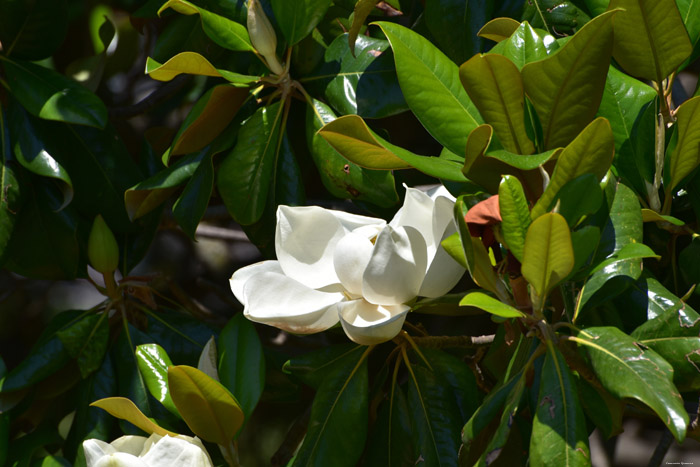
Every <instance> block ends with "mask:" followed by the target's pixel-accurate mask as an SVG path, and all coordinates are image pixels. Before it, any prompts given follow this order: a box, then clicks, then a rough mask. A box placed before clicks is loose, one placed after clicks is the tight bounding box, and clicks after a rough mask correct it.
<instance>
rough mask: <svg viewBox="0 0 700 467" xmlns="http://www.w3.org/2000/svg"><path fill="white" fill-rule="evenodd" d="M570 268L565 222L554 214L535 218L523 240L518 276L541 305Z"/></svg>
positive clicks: (568, 235)
mask: <svg viewBox="0 0 700 467" xmlns="http://www.w3.org/2000/svg"><path fill="white" fill-rule="evenodd" d="M573 267H574V249H573V246H572V244H571V232H570V231H569V226H568V225H567V223H566V219H564V217H562V216H561V215H559V214H556V213H547V214H544V215H542V216H540V217H538V218H537V219H535V221H533V223H532V224H530V228H529V229H528V230H527V236H526V237H525V251H524V253H523V264H522V273H523V277H525V279H527V281H528V282H529V283H530V285H532V286H533V287H534V288H535V291H536V292H537V295H539V296H540V297H541V298H542V301H543V302H544V299H545V297H547V295H548V294H549V291H550V290H551V289H552V287H554V286H555V285H557V284H558V283H559V282H560V281H561V280H562V279H564V278H565V277H566V276H568V275H569V273H570V272H571V270H572V269H573Z"/></svg>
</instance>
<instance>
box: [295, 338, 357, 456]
mask: <svg viewBox="0 0 700 467" xmlns="http://www.w3.org/2000/svg"><path fill="white" fill-rule="evenodd" d="M360 349H363V347H360ZM364 349H366V347H364ZM366 355H367V354H366V351H365V352H359V351H358V352H354V353H353V354H352V358H346V359H343V360H342V362H338V363H337V364H335V365H333V366H332V367H331V368H329V370H328V372H327V373H326V376H325V377H324V379H323V382H322V383H321V385H320V387H319V388H318V391H317V392H316V397H315V398H314V402H313V405H312V406H311V417H310V419H309V425H308V430H307V432H306V437H305V438H304V442H303V443H302V445H301V447H300V448H299V451H298V452H297V454H296V458H295V459H294V463H293V464H292V465H294V466H308V465H331V464H332V465H337V466H338V467H343V466H354V465H356V464H357V461H358V460H359V459H360V456H361V455H362V451H363V449H364V445H365V439H366V438H367V421H368V417H369V381H368V379H369V378H368V372H367V360H366V358H365V357H366ZM339 452H342V453H343V455H342V456H338V453H339Z"/></svg>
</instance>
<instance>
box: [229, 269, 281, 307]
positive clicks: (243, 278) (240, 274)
mask: <svg viewBox="0 0 700 467" xmlns="http://www.w3.org/2000/svg"><path fill="white" fill-rule="evenodd" d="M263 272H275V273H277V274H283V272H282V268H281V267H280V264H279V261H261V262H259V263H255V264H251V265H250V266H246V267H244V268H241V269H239V270H237V271H236V272H234V273H233V276H231V279H229V285H230V286H231V291H232V292H233V295H235V296H236V298H237V299H238V301H239V302H241V303H242V304H243V306H246V304H247V301H246V297H245V295H244V294H243V291H244V290H245V289H244V286H245V283H246V282H248V279H250V278H251V277H253V276H254V275H256V274H261V273H263Z"/></svg>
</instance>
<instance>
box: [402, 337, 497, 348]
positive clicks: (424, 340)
mask: <svg viewBox="0 0 700 467" xmlns="http://www.w3.org/2000/svg"><path fill="white" fill-rule="evenodd" d="M495 337H496V335H495V334H491V335H488V336H428V337H413V340H414V341H415V343H416V344H418V345H420V346H421V347H427V348H433V349H443V348H448V347H467V348H471V347H484V346H487V345H491V344H492V343H493V340H494V339H495Z"/></svg>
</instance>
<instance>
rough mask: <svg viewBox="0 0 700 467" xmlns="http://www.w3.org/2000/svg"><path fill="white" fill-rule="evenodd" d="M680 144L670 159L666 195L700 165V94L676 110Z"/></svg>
mask: <svg viewBox="0 0 700 467" xmlns="http://www.w3.org/2000/svg"><path fill="white" fill-rule="evenodd" d="M676 118H677V120H678V122H677V126H678V130H677V131H678V144H677V145H676V149H675V150H674V151H673V153H672V154H671V158H670V161H669V167H668V168H669V173H668V175H666V174H665V176H668V177H669V178H670V180H671V181H670V183H669V185H668V187H667V188H666V196H670V194H671V193H672V191H673V189H674V188H675V187H676V186H677V185H678V184H679V183H680V182H681V181H682V180H683V179H684V178H685V177H686V176H687V175H688V174H690V173H691V172H692V171H693V170H695V168H696V167H697V166H698V165H700V96H697V97H694V98H692V99H690V100H688V101H686V102H684V103H683V105H681V106H680V107H678V109H677V110H676Z"/></svg>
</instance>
